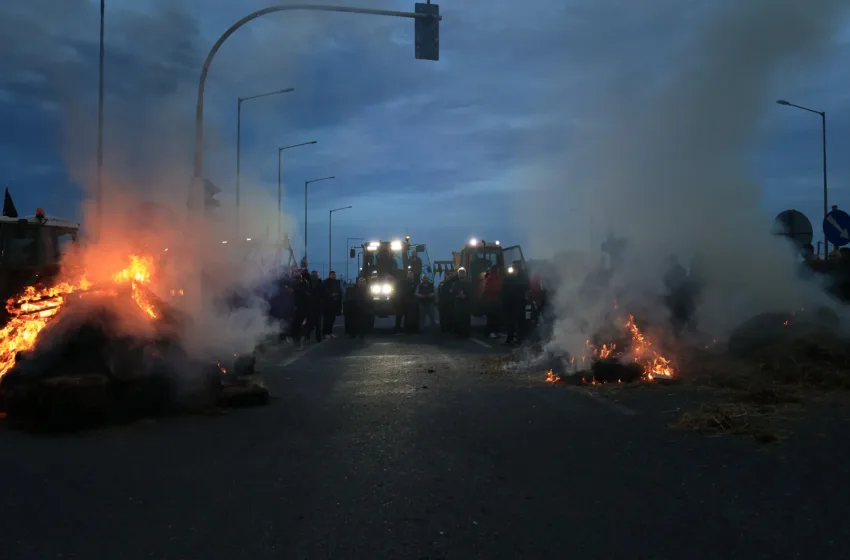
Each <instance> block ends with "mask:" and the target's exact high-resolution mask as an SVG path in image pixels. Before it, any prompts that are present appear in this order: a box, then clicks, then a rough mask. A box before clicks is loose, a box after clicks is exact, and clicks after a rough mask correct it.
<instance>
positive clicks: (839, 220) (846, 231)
mask: <svg viewBox="0 0 850 560" xmlns="http://www.w3.org/2000/svg"><path fill="white" fill-rule="evenodd" d="M823 232H824V234H826V240H827V241H829V242H830V243H832V244H833V245H835V246H836V247H844V246H845V245H847V244H848V243H850V214H847V212H842V211H841V210H839V209H838V208H835V207H833V210H832V212H830V213H829V214H827V215H826V218H824V219H823Z"/></svg>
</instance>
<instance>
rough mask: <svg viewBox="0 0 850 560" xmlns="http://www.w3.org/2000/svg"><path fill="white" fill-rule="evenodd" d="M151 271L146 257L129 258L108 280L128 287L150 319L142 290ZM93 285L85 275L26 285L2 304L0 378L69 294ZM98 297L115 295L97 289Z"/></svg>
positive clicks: (153, 311) (151, 310)
mask: <svg viewBox="0 0 850 560" xmlns="http://www.w3.org/2000/svg"><path fill="white" fill-rule="evenodd" d="M152 272H153V261H152V260H151V259H150V258H147V257H137V256H131V257H130V265H129V266H128V267H127V268H124V269H123V270H120V271H119V272H118V273H116V274H115V275H114V276H113V277H112V280H113V281H114V283H115V284H118V285H126V284H128V283H129V284H130V295H131V298H132V300H133V301H134V302H136V305H138V306H139V308H140V309H141V310H142V311H143V312H144V313H145V314H146V315H147V316H148V317H150V318H151V319H155V318H156V317H157V313H156V308H155V306H154V303H153V301H152V300H151V298H150V296H148V295H147V293H146V292H145V291H144V290H143V289H142V286H144V285H146V284H149V283H150V281H151V274H152ZM92 286H93V284H92V283H91V282H89V281H88V280H87V279H86V277H85V276H81V277H80V278H79V279H78V280H76V281H75V282H61V283H58V284H56V285H54V286H51V287H49V288H37V287H35V286H28V287H26V288H25V289H24V291H23V293H22V294H21V295H19V296H18V297H17V298H10V299H9V300H8V301H7V302H6V311H7V312H8V313H9V315H10V319H9V321H8V322H7V323H6V325H5V326H4V327H3V328H2V329H0V378H2V377H3V375H5V374H6V372H7V371H9V370H10V369H12V366H14V365H15V355H16V354H17V353H18V352H22V351H26V350H30V349H31V348H32V347H33V346H34V345H35V342H36V340H37V338H38V335H39V333H41V331H42V329H43V328H44V327H45V325H47V323H48V322H49V321H50V319H52V318H53V317H54V316H55V315H56V314H57V313H58V312H59V310H60V309H61V308H62V306H63V305H64V304H65V302H66V301H67V299H68V296H69V295H71V294H77V295H78V296H79V297H82V296H84V295H85V292H86V291H87V290H91V289H92ZM94 293H97V294H99V295H112V296H115V295H117V294H118V292H117V290H114V289H98V290H97V291H96V292H94Z"/></svg>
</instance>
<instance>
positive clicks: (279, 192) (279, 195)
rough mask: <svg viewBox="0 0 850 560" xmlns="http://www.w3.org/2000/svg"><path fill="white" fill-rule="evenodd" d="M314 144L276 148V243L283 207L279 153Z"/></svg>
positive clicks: (279, 238) (278, 236) (279, 234)
mask: <svg viewBox="0 0 850 560" xmlns="http://www.w3.org/2000/svg"><path fill="white" fill-rule="evenodd" d="M315 143H316V140H311V141H310V142H301V143H300V144H293V145H291V146H283V147H282V148H281V147H278V149H277V240H278V242H280V241H281V237H280V236H281V232H280V227H281V226H280V224H281V217H282V213H283V209H282V207H283V189H282V188H281V182H280V153H281V152H282V151H283V150H288V149H289V148H297V147H299V146H307V145H309V144H315Z"/></svg>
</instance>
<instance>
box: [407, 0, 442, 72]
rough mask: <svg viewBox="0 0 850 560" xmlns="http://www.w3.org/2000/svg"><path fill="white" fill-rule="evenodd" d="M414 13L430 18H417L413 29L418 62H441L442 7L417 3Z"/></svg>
mask: <svg viewBox="0 0 850 560" xmlns="http://www.w3.org/2000/svg"><path fill="white" fill-rule="evenodd" d="M414 11H415V12H416V13H417V14H428V16H429V17H426V18H423V17H418V18H416V21H415V24H414V27H413V29H414V32H415V33H414V40H413V43H414V46H415V48H416V58H417V60H440V6H439V5H438V4H423V3H422V2H417V3H416V9H415V10H414Z"/></svg>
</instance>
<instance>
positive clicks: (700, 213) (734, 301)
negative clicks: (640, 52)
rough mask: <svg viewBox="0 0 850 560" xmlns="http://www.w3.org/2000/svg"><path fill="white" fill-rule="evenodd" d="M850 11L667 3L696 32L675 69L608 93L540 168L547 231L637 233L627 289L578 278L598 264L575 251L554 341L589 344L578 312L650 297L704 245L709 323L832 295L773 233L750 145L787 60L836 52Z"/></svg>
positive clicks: (543, 230)
mask: <svg viewBox="0 0 850 560" xmlns="http://www.w3.org/2000/svg"><path fill="white" fill-rule="evenodd" d="M656 7H658V6H656ZM847 11H848V5H847V4H846V3H845V2H840V1H837V0H818V1H812V2H808V3H801V2H795V1H792V0H748V1H747V2H738V1H734V0H728V1H719V2H715V3H713V4H712V5H711V7H710V8H707V9H704V10H703V11H702V12H701V17H700V18H699V20H698V21H693V20H689V19H687V18H682V17H681V15H678V14H676V12H672V14H674V15H669V16H668V15H667V13H666V12H664V11H662V10H660V9H657V10H656V11H655V12H654V15H655V20H656V23H658V24H659V25H660V26H661V28H664V29H679V31H680V33H678V34H677V37H678V36H681V28H682V27H684V28H686V29H688V34H687V41H686V45H685V46H684V47H683V48H680V49H678V50H677V51H675V55H674V56H672V57H671V56H667V57H666V59H665V60H664V61H663V64H664V67H663V72H661V69H660V68H657V69H655V71H654V73H650V74H647V75H646V76H644V77H642V78H641V79H640V80H637V81H635V82H634V83H631V84H630V85H631V87H627V88H623V87H622V86H623V84H622V83H620V84H619V87H618V89H617V90H616V91H613V92H612V91H609V92H607V94H606V95H603V96H599V99H600V100H601V101H600V102H599V103H598V104H597V106H596V107H594V110H593V111H592V112H591V115H592V119H591V120H593V123H592V125H588V126H584V127H583V128H582V135H581V138H580V140H579V141H573V142H571V144H570V157H569V159H568V160H567V161H565V162H559V163H558V164H555V165H551V166H549V167H548V168H546V169H545V170H543V171H541V173H540V175H539V177H537V180H538V184H539V185H541V187H540V189H541V190H542V192H541V193H540V195H541V196H538V197H536V200H538V201H542V202H543V203H545V205H546V207H545V208H542V207H540V206H538V207H535V208H533V210H532V215H533V216H534V218H535V219H534V223H535V224H538V225H537V226H536V227H535V232H534V233H535V235H536V236H537V240H538V241H542V240H547V244H549V245H551V240H552V239H559V238H560V239H564V238H565V237H569V236H572V235H574V233H575V226H573V227H572V228H570V229H569V230H568V226H569V224H570V223H571V222H575V221H583V220H588V219H592V220H593V221H594V222H595V223H596V237H597V239H596V248H597V249H598V246H599V242H600V241H601V237H602V235H600V234H603V233H606V232H608V231H611V232H615V233H616V234H617V235H620V236H624V237H626V238H628V251H627V255H626V256H625V259H626V260H625V262H624V265H623V268H622V270H621V271H620V273H619V274H618V276H617V277H616V278H614V279H613V286H614V289H613V290H612V292H611V293H607V294H601V295H599V298H598V299H592V298H588V296H586V295H580V294H579V291H578V289H577V286H578V283H579V282H580V281H581V280H583V279H584V277H585V276H586V273H587V270H588V268H589V267H588V266H578V265H574V264H573V263H572V262H570V259H567V260H566V262H564V263H563V265H562V266H563V267H566V268H572V269H574V270H572V271H571V274H572V279H564V280H562V282H561V285H560V286H559V287H560V294H559V297H558V301H557V302H556V307H557V310H558V312H559V314H560V315H561V317H562V319H561V320H560V321H559V322H558V324H557V325H556V332H555V336H554V340H553V347H555V348H556V349H560V350H568V351H570V350H571V351H575V350H576V349H578V348H580V347H581V346H583V345H584V341H585V339H586V338H587V335H586V334H583V333H579V332H576V329H575V328H574V325H573V324H572V320H571V319H567V318H566V317H567V316H569V315H572V316H575V315H579V316H581V317H584V318H585V319H588V320H590V321H594V320H597V318H598V317H599V316H600V315H602V314H604V311H605V310H606V309H610V307H611V305H612V300H613V298H614V297H616V296H617V295H618V294H616V293H614V292H616V291H617V289H618V288H621V287H627V288H628V289H629V291H630V293H631V294H632V295H635V296H637V298H638V299H640V300H642V301H644V302H650V303H651V302H652V301H653V300H652V298H654V297H657V294H659V293H660V292H661V291H662V290H661V288H662V287H661V279H662V276H663V273H664V267H665V262H664V261H665V259H666V258H667V257H668V255H670V254H678V255H680V256H681V257H682V264H684V265H685V266H687V265H688V261H689V259H690V257H691V256H692V255H694V254H699V256H700V259H701V261H700V262H701V268H702V269H703V270H704V275H705V279H706V281H707V282H708V288H707V292H706V293H705V294H704V299H703V301H702V304H701V308H700V310H699V315H700V321H701V326H702V327H703V328H704V329H705V330H707V331H709V332H711V333H712V334H716V335H718V336H722V335H723V334H724V333H728V332H729V329H731V328H733V327H734V326H735V325H737V324H738V323H739V322H740V321H741V320H742V319H744V318H746V317H748V316H750V315H752V314H754V313H757V312H761V311H767V310H771V309H789V308H790V309H793V308H795V307H800V306H803V305H806V304H808V303H812V300H815V301H825V298H822V297H820V295H819V293H818V291H817V290H814V289H812V288H811V287H810V286H807V285H805V284H804V283H803V282H802V281H801V280H799V279H798V277H797V276H796V271H795V259H794V257H793V255H791V254H790V252H789V248H788V246H787V244H786V243H784V242H783V241H782V240H779V239H777V238H776V237H773V236H772V235H771V234H770V230H771V224H770V220H771V219H772V218H771V217H770V216H767V215H764V213H763V212H762V211H761V209H760V202H761V195H762V193H761V189H760V186H759V185H758V184H757V183H756V182H754V180H753V179H752V177H751V176H750V170H749V158H750V154H751V150H752V149H753V144H754V141H755V140H756V139H757V132H758V129H759V124H760V120H761V119H762V115H763V112H764V111H765V110H766V109H767V108H772V107H773V106H772V102H773V100H774V99H775V98H776V97H778V96H777V95H776V92H774V91H773V90H772V85H773V83H774V81H775V78H776V73H777V72H779V71H780V70H782V69H784V68H786V67H787V65H788V64H791V63H794V62H799V61H803V60H805V61H808V60H812V59H815V58H816V57H817V56H818V55H819V54H821V53H822V52H824V50H825V49H827V48H828V47H829V46H830V45H831V44H832V41H833V38H834V36H835V34H836V32H837V30H838V28H839V25H840V23H841V22H842V21H844V20H843V17H844V16H846V12H847ZM598 23H599V24H600V25H602V22H598ZM678 42H679V39H677V40H675V41H674V40H672V38H671V41H670V43H678ZM619 54H622V55H625V54H626V53H619ZM671 58H672V60H670V59H671ZM610 62H611V63H612V64H614V63H615V62H616V61H614V60H611V61H610ZM659 64H660V63H659ZM632 78H633V77H632ZM571 208H572V209H579V210H580V212H579V214H578V215H577V214H576V213H575V212H573V213H570V212H569V210H570V209H571ZM559 216H560V219H559ZM542 217H545V218H546V219H541V218H542ZM564 223H567V224H568V226H564ZM576 269H577V270H576ZM562 278H563V276H562ZM656 303H657V300H656ZM656 307H661V306H659V305H656ZM591 330H592V329H591Z"/></svg>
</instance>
